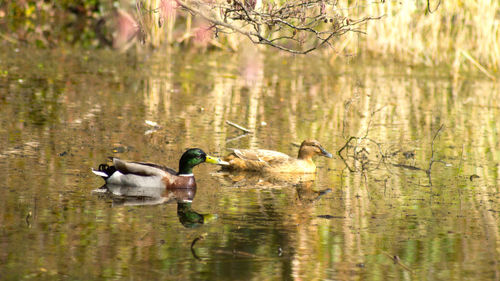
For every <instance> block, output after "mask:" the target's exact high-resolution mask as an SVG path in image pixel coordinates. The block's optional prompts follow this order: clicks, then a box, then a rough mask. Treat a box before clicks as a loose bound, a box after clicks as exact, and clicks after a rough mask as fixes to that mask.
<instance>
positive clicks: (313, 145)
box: [223, 140, 332, 173]
mask: <svg viewBox="0 0 500 281" xmlns="http://www.w3.org/2000/svg"><path fill="white" fill-rule="evenodd" d="M231 150H232V153H231V154H229V155H228V156H226V157H225V158H224V161H227V162H228V163H229V165H227V166H224V167H223V169H228V170H236V171H257V172H265V173H314V172H316V165H315V164H314V162H313V157H314V156H316V155H321V156H325V157H328V158H332V154H331V153H329V152H328V151H326V150H325V149H324V148H323V147H322V146H321V144H320V143H319V142H318V141H316V140H305V141H303V142H302V144H301V145H300V149H299V155H298V157H297V158H293V157H290V156H288V155H286V154H284V153H281V152H278V151H273V150H265V149H231Z"/></svg>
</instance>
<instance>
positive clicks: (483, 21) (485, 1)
mask: <svg viewBox="0 0 500 281" xmlns="http://www.w3.org/2000/svg"><path fill="white" fill-rule="evenodd" d="M438 4H439V2H438V1H430V9H431V11H432V13H429V11H428V10H427V1H423V0H421V1H408V0H406V1H405V0H399V1H385V3H371V4H367V5H366V6H363V7H361V6H358V8H357V9H355V10H352V11H353V16H358V17H360V16H364V15H372V16H373V15H382V14H383V15H385V17H384V19H382V20H380V21H376V22H370V23H368V26H367V28H366V32H367V34H366V35H365V36H362V37H361V44H358V45H356V46H350V47H351V48H356V49H357V48H360V49H361V50H360V51H361V52H364V51H367V52H369V53H372V54H375V55H379V56H380V55H381V56H383V57H395V58H396V59H398V60H401V61H404V62H408V63H414V64H423V65H429V66H434V65H450V66H454V68H455V70H456V71H459V70H461V69H464V68H465V69H466V70H470V69H472V68H475V69H479V70H480V71H481V72H483V73H485V74H486V75H487V76H489V77H490V78H493V76H494V75H496V76H498V70H499V68H500V31H499V23H500V1H498V0H461V1H443V0H441V1H440V5H439V6H438V7H437V9H436V6H437V5H438ZM356 14H357V15H356ZM358 43H359V42H358ZM351 50H354V49H351ZM481 68H482V69H481Z"/></svg>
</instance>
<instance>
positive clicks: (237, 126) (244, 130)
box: [226, 120, 253, 134]
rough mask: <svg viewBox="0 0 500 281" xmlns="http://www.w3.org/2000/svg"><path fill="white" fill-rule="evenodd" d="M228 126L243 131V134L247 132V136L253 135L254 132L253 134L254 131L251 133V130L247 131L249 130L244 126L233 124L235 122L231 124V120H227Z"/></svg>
mask: <svg viewBox="0 0 500 281" xmlns="http://www.w3.org/2000/svg"><path fill="white" fill-rule="evenodd" d="M226 124H228V125H229V126H233V127H235V128H236V129H239V130H242V131H243V132H245V133H247V134H252V133H253V132H252V131H250V130H249V129H247V128H245V127H243V126H240V125H238V124H236V123H233V122H231V121H229V120H226Z"/></svg>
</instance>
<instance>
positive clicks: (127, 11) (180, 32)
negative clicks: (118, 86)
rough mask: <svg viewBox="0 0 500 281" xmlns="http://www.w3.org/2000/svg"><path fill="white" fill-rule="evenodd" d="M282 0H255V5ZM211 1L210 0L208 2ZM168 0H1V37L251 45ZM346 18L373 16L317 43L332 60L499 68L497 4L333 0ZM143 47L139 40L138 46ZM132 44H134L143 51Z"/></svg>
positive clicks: (482, 0) (45, 42) (490, 0)
mask: <svg viewBox="0 0 500 281" xmlns="http://www.w3.org/2000/svg"><path fill="white" fill-rule="evenodd" d="M283 2H286V1H265V0H264V1H262V4H261V5H260V6H261V7H262V8H261V9H267V8H268V7H270V6H272V5H274V6H276V5H278V6H279V5H283ZM211 3H217V1H215V2H211ZM175 6H176V2H175V1H173V0H143V1H135V0H76V1H71V0H62V1H54V0H52V1H49V0H22V1H13V0H7V1H2V2H0V38H1V39H2V41H3V42H8V43H10V44H34V45H36V46H37V47H39V48H52V47H55V46H60V45H63V44H69V45H72V46H81V47H84V48H99V47H103V46H110V47H112V48H115V49H120V50H125V49H129V47H131V46H137V45H138V46H141V45H140V44H136V43H138V42H139V43H145V44H146V46H147V47H153V48H160V47H164V46H169V47H170V46H181V47H186V46H187V47H188V48H193V49H194V50H199V49H202V50H207V49H223V50H229V51H235V50H239V49H243V48H245V46H252V44H251V43H250V42H249V40H248V39H247V38H246V37H245V36H243V35H241V34H215V32H213V31H214V30H213V28H210V26H208V25H207V24H206V23H203V22H202V21H201V20H200V19H199V18H197V17H195V16H192V15H191V14H189V13H186V12H183V11H180V10H179V9H176V7H175ZM335 7H336V11H335V12H336V13H338V14H341V15H342V16H343V17H345V18H347V19H362V18H364V17H378V16H382V18H381V19H379V20H373V21H369V22H367V24H365V25H363V26H362V27H361V29H360V31H361V33H357V32H356V33H355V32H348V33H346V34H344V35H343V36H340V37H338V38H336V39H335V40H334V42H333V44H332V46H331V47H326V48H322V49H321V50H320V52H321V53H325V54H326V55H327V56H328V57H329V58H330V59H331V60H333V59H335V58H337V57H339V56H343V57H352V56H370V57H376V58H383V59H388V60H397V61H400V62H404V63H407V64H412V65H425V66H437V65H444V66H448V67H449V68H450V69H451V71H452V72H455V73H460V72H463V71H464V70H465V71H471V70H473V71H477V72H478V73H481V75H485V76H487V77H489V78H490V79H492V80H495V79H496V78H497V77H498V70H499V68H500V43H499V42H500V38H499V37H500V28H499V26H500V1H499V0H477V1H476V0H474V1H472V0H464V1H458V2H455V1H451V2H449V1H446V2H445V1H424V0H419V1H389V0H387V1H374V2H359V1H347V0H339V1H336V3H335ZM143 45H144V44H143ZM143 47H144V46H142V47H139V48H138V49H141V48H143Z"/></svg>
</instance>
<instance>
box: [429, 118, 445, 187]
mask: <svg viewBox="0 0 500 281" xmlns="http://www.w3.org/2000/svg"><path fill="white" fill-rule="evenodd" d="M443 126H444V124H441V126H440V127H439V129H438V130H437V131H436V133H435V134H434V137H433V138H432V142H431V159H430V160H429V168H427V170H426V171H425V173H426V174H427V176H428V177H429V185H430V186H431V187H432V177H431V170H432V164H434V162H436V160H434V141H435V140H436V138H437V136H438V134H439V132H441V129H442V128H443Z"/></svg>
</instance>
